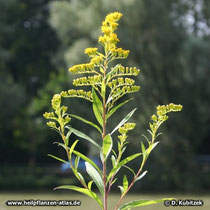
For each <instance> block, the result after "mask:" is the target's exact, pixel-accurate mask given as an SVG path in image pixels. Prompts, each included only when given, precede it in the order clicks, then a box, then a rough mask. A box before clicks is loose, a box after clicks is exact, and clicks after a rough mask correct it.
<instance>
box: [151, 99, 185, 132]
mask: <svg viewBox="0 0 210 210" xmlns="http://www.w3.org/2000/svg"><path fill="white" fill-rule="evenodd" d="M182 108H183V106H182V105H180V104H178V105H177V104H173V103H170V104H168V105H162V106H160V105H159V106H157V107H156V109H157V115H155V114H154V115H152V117H151V119H152V121H153V123H152V124H151V123H150V124H149V125H150V129H151V131H152V133H153V135H155V133H156V131H157V129H158V128H159V127H160V125H161V124H162V123H163V122H165V121H166V120H167V119H168V116H167V115H166V114H167V113H169V112H179V111H181V110H182Z"/></svg>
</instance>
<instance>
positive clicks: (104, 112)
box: [101, 56, 107, 210]
mask: <svg viewBox="0 0 210 210" xmlns="http://www.w3.org/2000/svg"><path fill="white" fill-rule="evenodd" d="M106 69H107V56H106V59H105V61H104V78H105V77H106ZM105 85H106V84H105ZM105 90H106V86H105ZM101 95H103V94H101ZM102 118H103V133H102V140H103V141H104V138H105V136H106V94H104V97H103V114H102ZM102 164H103V184H104V210H107V189H106V161H105V160H103V163H102Z"/></svg>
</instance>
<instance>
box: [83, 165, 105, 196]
mask: <svg viewBox="0 0 210 210" xmlns="http://www.w3.org/2000/svg"><path fill="white" fill-rule="evenodd" d="M85 166H86V171H87V173H88V174H89V175H90V177H91V178H92V179H93V181H94V183H95V184H96V186H97V187H98V189H99V191H100V192H101V194H102V195H104V186H103V181H102V178H101V175H100V174H99V173H98V171H97V170H96V169H95V168H94V167H93V166H92V165H91V164H90V163H88V162H85Z"/></svg>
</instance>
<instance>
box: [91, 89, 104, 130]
mask: <svg viewBox="0 0 210 210" xmlns="http://www.w3.org/2000/svg"><path fill="white" fill-rule="evenodd" d="M92 95H93V112H94V114H95V117H96V119H97V120H98V122H99V124H100V125H101V126H103V118H102V116H101V113H102V110H103V105H102V102H101V100H100V99H99V98H98V96H97V94H96V92H95V90H94V88H93V89H92Z"/></svg>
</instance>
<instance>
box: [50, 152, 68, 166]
mask: <svg viewBox="0 0 210 210" xmlns="http://www.w3.org/2000/svg"><path fill="white" fill-rule="evenodd" d="M48 156H49V157H52V158H54V159H56V160H58V161H61V162H63V163H66V164H69V163H68V162H67V161H65V160H63V159H61V158H58V157H56V156H54V155H51V154H48Z"/></svg>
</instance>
